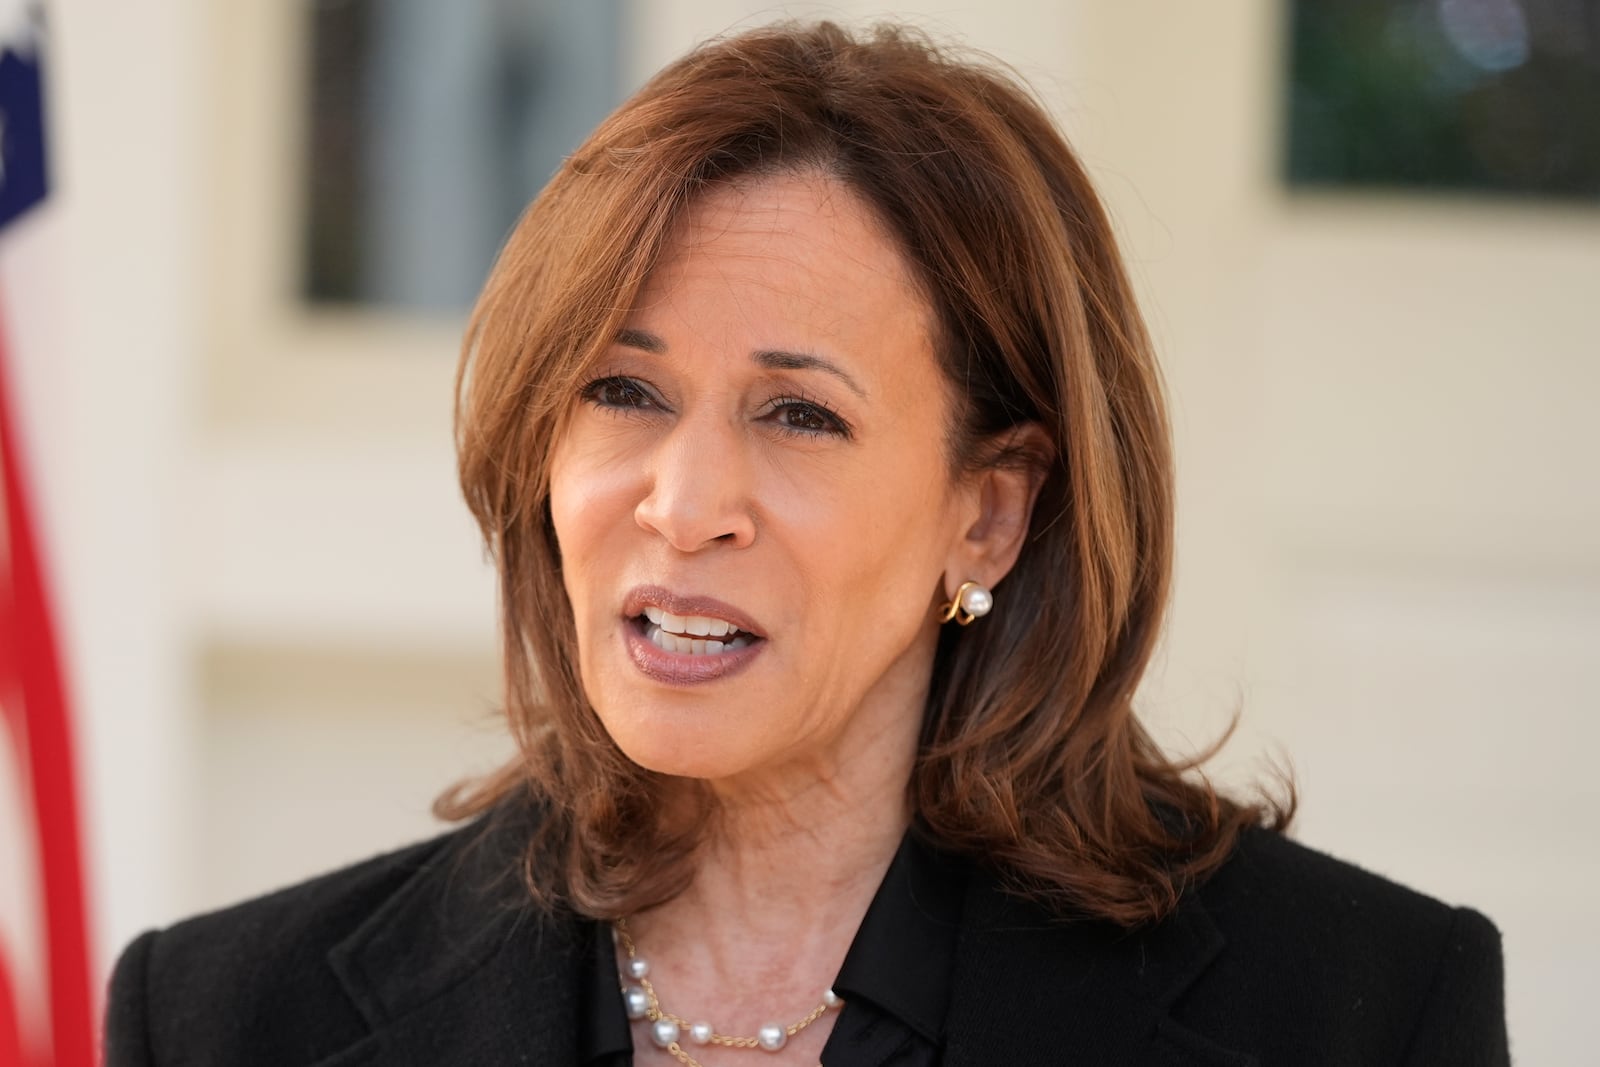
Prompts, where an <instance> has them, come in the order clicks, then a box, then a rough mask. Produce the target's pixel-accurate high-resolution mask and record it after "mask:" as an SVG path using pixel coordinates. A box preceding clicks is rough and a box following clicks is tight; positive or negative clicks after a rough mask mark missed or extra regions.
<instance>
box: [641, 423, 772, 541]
mask: <svg viewBox="0 0 1600 1067" xmlns="http://www.w3.org/2000/svg"><path fill="white" fill-rule="evenodd" d="M750 505H751V493H750V485H749V468H748V464H747V463H746V462H745V457H744V455H743V450H742V449H741V448H740V447H739V442H738V441H737V439H736V436H735V435H733V434H729V433H726V432H723V433H716V432H714V431H712V432H706V430H705V429H704V428H702V429H700V430H698V431H696V430H695V429H693V428H691V426H690V425H689V424H687V423H681V424H680V425H679V426H678V427H676V428H675V429H674V431H673V432H672V433H670V434H668V435H667V436H666V437H665V438H663V439H662V441H661V442H660V444H659V445H658V446H657V447H656V450H655V454H654V455H653V457H652V464H651V478H650V488H649V491H648V492H647V493H646V494H645V496H644V498H643V499H642V500H640V501H639V504H638V506H637V507H635V508H634V512H633V517H634V521H635V522H637V523H638V524H639V525H640V526H641V527H642V528H644V529H645V530H649V531H650V532H652V533H655V534H657V535H659V536H660V537H662V538H663V539H664V540H666V542H667V543H668V544H670V545H671V546H672V547H673V548H676V549H677V550H679V551H680V552H698V551H700V550H701V549H703V548H706V547H708V546H710V545H714V544H728V545H732V546H733V547H736V548H747V547H749V546H750V545H751V544H752V543H753V542H754V541H755V534H756V526H755V518H754V516H753V514H752V510H751V506H750Z"/></svg>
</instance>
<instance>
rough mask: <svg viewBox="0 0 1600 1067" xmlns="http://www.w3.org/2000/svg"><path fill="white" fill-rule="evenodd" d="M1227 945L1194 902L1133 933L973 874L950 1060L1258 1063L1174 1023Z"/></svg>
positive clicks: (963, 1066) (954, 995) (1170, 1066)
mask: <svg viewBox="0 0 1600 1067" xmlns="http://www.w3.org/2000/svg"><path fill="white" fill-rule="evenodd" d="M1222 949H1223V939H1222V935H1221V933H1220V932H1219V931H1218V930H1217V927H1216V925H1215V923H1213V922H1212V920H1211V917H1210V916H1209V915H1208V914H1207V913H1206V910H1205V908H1204V906H1203V905H1202V904H1201V903H1200V902H1199V900H1198V899H1196V898H1195V896H1194V894H1189V895H1188V896H1187V897H1186V898H1185V901H1184V903H1183V904H1182V905H1181V906H1180V908H1179V910H1178V911H1177V912H1176V913H1175V914H1174V915H1172V916H1171V917H1170V918H1168V919H1167V920H1165V921H1163V922H1162V923H1160V924H1159V925H1157V926H1155V927H1152V928H1150V929H1147V930H1142V931H1133V932H1129V931H1125V930H1122V929H1120V928H1118V927H1115V926H1113V925H1112V924H1110V923H1105V922H1100V921H1092V920H1081V921H1075V922H1062V921H1057V920H1052V919H1051V918H1050V917H1049V916H1048V915H1046V914H1045V912H1044V911H1043V910H1042V909H1041V908H1039V907H1038V906H1037V905H1034V904H1031V903H1028V902H1026V901H1022V900H1019V899H1017V898H1015V897H1012V896H1010V895H1008V894H1006V893H1004V892H1003V891H1002V890H1001V889H1000V887H999V885H998V884H997V882H996V880H995V878H994V877H993V876H992V875H990V874H987V873H985V872H981V871H975V872H974V874H973V878H972V882H971V884H970V885H969V887H968V892H967V903H966V910H965V913H964V915H963V921H962V932H961V937H960V940H959V942H958V944H957V948H956V968H955V974H956V977H955V986H954V988H953V989H952V991H951V1003H950V1012H949V1016H948V1019H947V1030H946V1032H947V1035H948V1044H947V1047H946V1051H945V1063H946V1064H947V1065H948V1067H978V1065H983V1064H996V1063H1026V1064H1041V1065H1044V1064H1062V1065H1068V1064H1071V1065H1077V1064H1091V1063H1092V1064H1095V1065H1096V1067H1102V1065H1104V1067H1121V1065H1124V1064H1127V1065H1133V1064H1137V1065H1141V1067H1143V1065H1152V1067H1201V1065H1206V1067H1222V1065H1230V1067H1248V1065H1251V1064H1254V1063H1255V1062H1256V1061H1255V1059H1254V1058H1253V1057H1251V1056H1248V1055H1244V1054H1241V1053H1238V1052H1234V1051H1230V1050H1229V1049H1226V1048H1223V1047H1221V1046H1219V1045H1217V1044H1215V1043H1214V1042H1212V1041H1210V1040H1208V1039H1207V1038H1205V1037H1204V1036H1202V1035H1199V1034H1195V1033H1194V1032H1192V1031H1190V1030H1188V1029H1187V1028H1186V1027H1184V1026H1182V1025H1181V1024H1179V1023H1178V1022H1177V1021H1176V1020H1174V1019H1172V1018H1171V1017H1170V1015H1169V1010H1170V1008H1171V1006H1172V1004H1173V1003H1174V1002H1175V1001H1176V999H1177V998H1178V996H1179V995H1180V994H1182V993H1183V991H1184V990H1185V989H1186V988H1188V986H1189V985H1190V984H1191V983H1193V982H1194V980H1195V979H1196V978H1198V977H1199V975H1200V974H1201V972H1202V971H1204V970H1205V968H1206V967H1207V966H1208V965H1209V964H1210V963H1211V961H1212V960H1213V959H1215V958H1216V956H1217V954H1218V953H1219V952H1221V951H1222Z"/></svg>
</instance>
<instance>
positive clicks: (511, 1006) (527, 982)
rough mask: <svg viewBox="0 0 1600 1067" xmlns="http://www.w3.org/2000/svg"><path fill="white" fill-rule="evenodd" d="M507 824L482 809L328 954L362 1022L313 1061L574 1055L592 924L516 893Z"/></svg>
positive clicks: (426, 1066) (447, 1066)
mask: <svg viewBox="0 0 1600 1067" xmlns="http://www.w3.org/2000/svg"><path fill="white" fill-rule="evenodd" d="M516 823H517V820H515V819H513V818H510V817H508V816H506V815H504V814H501V813H497V814H496V815H495V816H492V817H491V818H490V819H489V820H488V821H487V822H485V823H484V824H482V832H480V833H478V834H471V835H465V836H466V837H467V842H466V843H465V846H464V847H462V848H457V849H450V850H447V851H446V852H444V853H442V854H441V855H440V856H439V857H438V858H437V860H436V861H435V862H434V863H433V864H432V865H431V866H430V867H428V868H427V869H425V870H423V871H421V872H419V874H418V875H417V876H416V877H415V878H414V879H413V880H412V881H411V883H409V884H408V885H407V886H406V887H405V889H403V890H402V891H401V892H400V893H398V894H396V895H395V896H394V897H393V898H391V899H390V900H389V901H388V903H387V904H386V905H385V907H384V908H382V909H380V910H379V911H378V912H377V913H376V914H374V915H373V917H372V919H371V920H369V921H368V922H367V923H365V924H364V925H363V926H362V927H361V928H360V929H359V930H357V931H356V933H355V934H353V935H352V936H351V937H350V938H348V939H347V940H346V941H344V942H343V943H341V944H340V945H338V946H337V947H336V948H335V949H334V950H333V951H332V952H331V953H329V957H328V962H329V964H330V965H331V966H332V967H333V969H334V971H335V972H336V973H337V974H338V975H339V978H340V980H341V981H342V982H343V983H344V986H345V989H346V991H347V992H348V994H349V996H350V998H351V1000H352V1001H353V1002H354V1003H355V1005H356V1006H357V1008H358V1009H359V1010H360V1012H361V1014H362V1016H363V1017H364V1018H365V1019H366V1021H367V1024H368V1026H370V1027H371V1029H372V1033H371V1034H370V1035H369V1036H368V1037H367V1038H366V1039H364V1040H363V1041H361V1042H359V1043H358V1044H356V1045H354V1046H352V1047H351V1048H349V1049H346V1050H344V1051H343V1052H341V1053H340V1054H338V1055H337V1056H335V1057H333V1058H332V1059H330V1060H327V1061H324V1063H323V1064H320V1065H319V1067H354V1065H355V1064H359V1063H366V1062H373V1063H382V1064H384V1065H385V1067H389V1065H395V1067H413V1065H414V1067H455V1065H467V1064H471V1065H474V1067H476V1065H481V1064H485V1063H496V1064H499V1063H507V1064H511V1063H518V1064H560V1065H562V1067H567V1065H570V1064H572V1063H575V1062H576V1061H577V1058H578V1053H577V1040H578V997H579V992H578V991H579V989H580V988H581V986H580V982H581V980H582V967H583V963H582V961H583V958H584V951H585V946H587V945H588V939H589V938H590V937H591V936H592V935H593V931H592V930H590V929H589V928H588V926H587V924H585V923H583V922H581V921H579V920H575V919H572V918H570V917H553V916H549V915H545V914H542V913H540V912H538V911H537V910H536V909H534V908H533V907H531V906H530V905H529V904H528V903H527V899H526V893H525V891H524V890H523V889H522V887H521V885H520V883H519V881H518V879H517V877H516V874H515V872H516V871H517V870H518V869H519V868H518V866H517V856H516V852H517V850H518V849H519V848H520V845H521V842H522V841H525V840H526V837H525V836H524V835H525V832H526V831H525V824H523V826H524V828H523V829H521V830H520V831H519V829H518V826H517V825H516Z"/></svg>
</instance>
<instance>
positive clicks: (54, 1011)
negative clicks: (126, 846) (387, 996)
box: [0, 321, 96, 1067]
mask: <svg viewBox="0 0 1600 1067" xmlns="http://www.w3.org/2000/svg"><path fill="white" fill-rule="evenodd" d="M3 326H4V323H3V321H0V464H3V465H4V466H3V474H4V476H3V478H0V484H3V485H4V497H5V499H4V506H3V507H0V522H4V523H5V524H6V527H7V529H8V531H9V532H8V536H7V541H9V544H10V552H9V555H10V568H11V581H10V583H9V584H10V587H11V591H12V594H13V595H12V596H11V597H9V598H0V611H6V610H7V609H9V610H10V612H11V618H10V619H8V620H6V622H5V625H4V626H0V631H10V634H11V635H14V636H15V638H16V653H17V655H16V657H15V658H14V659H13V661H12V662H13V665H14V666H15V668H16V671H17V677H16V678H15V679H12V680H11V681H12V684H13V686H14V687H15V689H16V690H19V691H20V692H21V694H22V714H23V715H24V717H25V718H26V720H27V724H26V730H25V732H24V733H23V736H25V737H26V738H27V739H28V740H27V748H28V752H27V756H26V759H27V761H28V768H29V770H28V773H29V775H30V777H31V779H32V786H33V807H34V812H35V813H36V817H37V819H38V823H39V827H38V830H39V833H38V847H39V870H40V872H41V878H42V881H43V885H42V886H41V888H42V889H43V891H44V892H43V894H42V898H43V900H44V906H45V945H46V957H47V963H48V966H49V971H50V986H49V993H50V1029H51V1043H52V1045H53V1049H54V1061H53V1067H93V1064H94V1063H95V1044H96V1042H95V1025H94V1011H93V997H92V993H91V989H92V986H91V983H90V977H89V943H88V924H87V920H86V915H85V911H84V889H83V862H82V853H81V852H80V851H79V840H78V793H77V785H76V774H75V767H74V763H73V756H72V736H71V730H70V727H69V724H68V721H67V702H66V688H65V685H64V683H63V679H62V675H61V660H60V655H59V651H58V649H57V647H56V639H55V627H54V621H53V618H52V613H51V611H50V602H49V599H48V597H47V595H46V584H45V578H44V570H43V565H42V563H41V561H40V556H39V548H38V543H37V541H36V540H35V537H36V534H35V525H34V521H33V512H32V510H31V508H30V507H29V496H28V492H27V489H28V483H27V480H26V477H25V475H26V473H27V472H26V471H25V470H24V469H23V466H24V464H23V462H22V451H21V450H22V442H21V441H20V440H19V439H18V438H19V436H20V435H19V434H18V433H17V432H16V420H15V418H14V417H13V413H14V409H13V408H12V406H11V397H10V395H9V393H8V391H7V381H6V348H5V335H4V329H3ZM4 565H6V562H5V560H4V558H0V566H4ZM6 584H7V583H4V582H0V589H3V588H4V586H5V585H6ZM7 600H9V603H7Z"/></svg>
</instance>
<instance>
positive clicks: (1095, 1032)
mask: <svg viewBox="0 0 1600 1067" xmlns="http://www.w3.org/2000/svg"><path fill="white" fill-rule="evenodd" d="M530 818H531V816H530V815H529V813H527V812H526V811H522V810H518V809H516V808H512V807H502V808H500V809H497V810H496V811H495V812H494V813H492V814H491V815H490V816H488V817H487V818H486V819H485V820H483V821H482V822H480V823H478V824H477V825H475V826H474V827H472V828H470V829H468V830H466V831H462V832H460V833H457V834H455V835H453V836H452V837H451V838H450V839H449V842H448V844H447V845H446V846H445V847H444V848H442V849H440V850H439V851H438V852H437V853H436V854H435V855H434V856H433V857H432V858H431V859H430V861H428V863H427V864H426V865H425V866H424V867H423V868H422V869H421V870H420V871H418V873H417V874H416V875H415V876H414V877H413V878H412V879H411V880H410V881H409V882H408V883H407V884H406V885H405V887H404V888H403V889H401V890H400V891H399V892H398V893H396V894H395V895H394V896H393V897H391V898H390V899H389V900H388V902H387V903H386V904H385V905H384V906H383V907H382V908H380V909H379V910H378V911H377V912H375V913H374V914H373V915H372V917H371V918H370V919H369V920H368V921H367V922H365V923H364V924H362V926H361V927H360V928H358V929H357V930H356V932H355V933H353V934H352V935H350V937H348V938H347V939H346V940H344V941H343V942H341V943H340V944H339V945H338V946H336V947H335V948H334V949H333V950H332V951H331V952H330V953H329V956H328V962H329V964H330V965H331V966H332V967H333V969H334V971H335V973H336V974H337V975H338V976H339V978H340V980H341V981H342V982H343V984H344V986H345V989H346V992H347V993H348V995H349V996H350V998H351V1001H352V1003H354V1004H355V1005H356V1007H357V1009H358V1010H359V1011H360V1013H361V1015H362V1017H363V1018H364V1019H365V1020H366V1022H367V1025H368V1026H369V1027H370V1029H371V1033H370V1034H369V1035H368V1036H367V1037H366V1038H364V1039H362V1040H361V1041H360V1042H358V1043H357V1044H355V1045H353V1046H351V1047H349V1048H347V1049H344V1050H342V1051H340V1052H339V1053H337V1054H335V1055H333V1056H331V1057H328V1058H325V1059H323V1060H320V1061H318V1063H317V1067H355V1065H357V1064H362V1063H369V1062H370V1063H377V1062H381V1063H383V1064H384V1065H386V1067H388V1065H394V1067H452V1065H456V1064H460V1065H467V1064H474V1065H476V1064H481V1063H516V1062H526V1063H576V1062H577V1061H578V1033H579V1019H580V1009H581V1000H580V998H581V996H582V994H581V992H580V991H581V990H582V989H583V988H584V987H585V983H586V974H585V971H584V968H585V967H586V966H587V963H586V956H587V954H588V953H589V952H590V951H591V950H592V948H593V938H594V937H595V936H596V934H595V931H594V929H593V928H592V927H593V924H592V923H590V922H588V921H586V920H576V919H574V918H572V917H571V916H557V917H551V916H549V915H546V914H544V913H542V912H539V911H538V910H536V909H535V908H533V907H532V906H531V905H529V904H528V903H527V898H526V891H525V890H524V889H523V887H522V885H521V883H520V879H519V877H518V875H517V872H518V871H519V870H520V867H519V865H518V855H519V853H520V851H521V847H522V844H523V842H525V841H526V840H527V833H528V827H529V821H528V820H529V819H530ZM1222 949H1223V938H1222V935H1221V933H1220V932H1219V931H1218V929H1217V927H1216V924H1215V923H1214V922H1213V921H1212V919H1211V917H1210V915H1209V914H1208V913H1207V911H1206V909H1205V907H1204V905H1203V904H1202V903H1201V902H1200V900H1199V898H1198V897H1197V896H1196V894H1194V893H1189V894H1186V895H1185V898H1184V901H1183V903H1182V904H1181V905H1180V907H1179V909H1178V910H1177V911H1176V912H1175V913H1174V914H1173V915H1172V916H1170V917H1169V918H1167V919H1166V920H1165V921H1163V922H1162V923H1160V924H1158V925H1156V926H1154V927H1151V928H1148V929H1144V930H1139V931H1132V932H1129V931H1124V930H1121V929H1120V928H1117V927H1114V926H1112V925H1110V924H1108V923H1105V922H1100V921H1094V920H1088V919H1084V920H1078V921H1060V920H1056V919H1053V918H1051V917H1050V916H1048V915H1047V914H1046V913H1045V912H1044V911H1043V910H1042V909H1040V908H1039V907H1038V906H1036V905H1034V904H1031V903H1029V902H1027V901H1023V900H1020V899H1018V898H1016V897H1013V896H1011V895H1009V894H1007V893H1005V892H1004V891H1003V890H1002V889H1001V888H1000V884H999V880H998V879H997V878H996V877H995V876H994V875H993V873H992V872H989V871H985V870H983V869H981V868H973V869H972V871H971V873H970V875H969V880H968V884H967V890H966V894H965V903H964V907H963V909H962V916H961V928H960V931H959V933H958V935H957V938H956V948H955V968H954V978H953V982H952V985H951V989H950V1002H949V1010H948V1015H947V1017H946V1020H945V1036H946V1042H947V1044H946V1049H945V1058H944V1062H945V1063H946V1064H947V1065H948V1067H987V1065H991V1064H996V1063H1026V1064H1039V1065H1048V1064H1062V1065H1068V1064H1080V1063H1094V1064H1106V1065H1120V1064H1139V1065H1151V1067H1252V1065H1253V1064H1255V1062H1256V1061H1255V1059H1254V1058H1253V1057H1251V1056H1248V1055H1245V1054H1241V1053H1238V1052H1234V1051H1230V1050H1229V1049H1226V1048H1223V1047H1221V1046H1219V1045H1217V1044H1215V1043H1214V1042H1212V1041H1211V1040H1209V1039H1208V1038H1206V1037H1204V1036H1203V1035H1199V1034H1196V1033H1194V1032H1192V1031H1190V1030H1189V1029H1187V1028H1186V1027H1184V1026H1183V1025H1182V1024H1180V1023H1178V1022H1177V1021H1176V1020H1175V1019H1173V1018H1172V1017H1171V1015H1170V1014H1169V1011H1170V1009H1171V1007H1172V1005H1173V1004H1174V1003H1175V1002H1176V1000H1177V999H1178V997H1179V996H1180V995H1181V994H1182V993H1183V992H1184V991H1185V990H1186V989H1187V988H1188V987H1189V986H1190V985H1191V984H1192V983H1193V982H1194V981H1195V980H1196V979H1197V978H1198V977H1199V976H1200V975H1201V974H1202V973H1203V972H1204V971H1205V969H1206V968H1207V967H1208V966H1209V965H1210V963H1211V961H1212V960H1214V959H1215V958H1216V956H1217V954H1218V953H1219V952H1221V951H1222Z"/></svg>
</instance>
